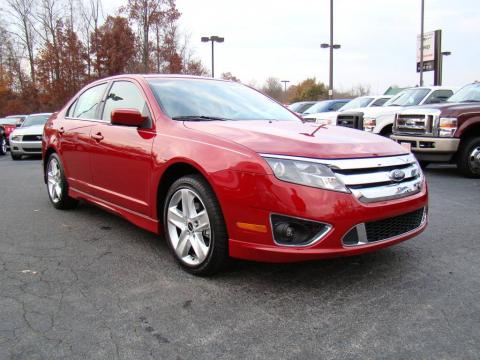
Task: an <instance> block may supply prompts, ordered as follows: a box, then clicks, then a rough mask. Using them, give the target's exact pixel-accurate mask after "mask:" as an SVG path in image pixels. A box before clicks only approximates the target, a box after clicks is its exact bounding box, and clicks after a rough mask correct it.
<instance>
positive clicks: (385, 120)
mask: <svg viewBox="0 0 480 360" xmlns="http://www.w3.org/2000/svg"><path fill="white" fill-rule="evenodd" d="M454 92H455V89H454V88H452V87H447V86H422V87H414V88H409V89H405V90H402V91H401V92H399V93H398V94H397V95H395V96H394V97H393V98H391V99H390V100H388V101H387V102H386V103H385V104H384V105H383V106H381V107H370V108H363V109H357V111H356V112H353V111H351V112H350V111H344V112H342V113H341V114H339V115H338V116H337V125H339V126H347V127H354V128H358V129H363V130H365V131H368V132H372V133H375V134H380V135H383V136H386V137H390V135H391V134H392V127H393V122H394V120H395V114H396V113H397V112H399V111H401V110H403V109H405V108H406V107H409V106H417V105H426V104H438V103H442V102H445V101H446V100H447V99H448V98H449V97H450V96H452V95H453V93H454ZM362 118H363V121H361V119H362ZM352 124H353V125H352Z"/></svg>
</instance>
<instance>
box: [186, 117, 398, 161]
mask: <svg viewBox="0 0 480 360" xmlns="http://www.w3.org/2000/svg"><path fill="white" fill-rule="evenodd" d="M185 126H186V127H187V128H190V129H195V130H198V131H202V132H205V133H209V134H212V135H215V136H219V137H222V138H224V139H227V140H230V141H233V142H236V143H238V144H240V145H243V146H246V147H248V148H250V149H252V150H253V151H255V152H257V153H266V154H278V155H290V156H304V157H312V158H360V157H371V156H391V155H400V154H406V153H407V151H406V150H405V149H404V148H403V147H401V146H400V145H398V144H397V143H395V142H394V141H392V140H389V139H386V138H383V137H381V136H378V135H372V134H369V133H366V132H363V131H359V130H352V129H347V128H345V127H341V126H323V127H320V128H319V126H318V125H313V124H303V123H301V122H293V121H272V122H269V121H256V120H255V121H252V120H249V121H224V122H223V121H201V122H192V121H190V122H185ZM316 129H318V131H316V132H315V133H314V131H315V130H316Z"/></svg>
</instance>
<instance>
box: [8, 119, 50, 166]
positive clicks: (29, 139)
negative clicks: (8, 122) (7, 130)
mask: <svg viewBox="0 0 480 360" xmlns="http://www.w3.org/2000/svg"><path fill="white" fill-rule="evenodd" d="M50 115H52V114H51V113H42V114H32V115H28V116H27V118H26V119H25V121H23V123H22V125H21V126H20V127H19V128H16V129H15V130H14V131H12V133H11V134H10V155H11V156H12V159H13V160H20V159H21V158H22V156H23V155H38V154H41V153H42V135H43V127H44V126H45V123H46V122H47V120H48V118H49V117H50Z"/></svg>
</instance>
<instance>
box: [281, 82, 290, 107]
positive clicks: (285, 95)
mask: <svg viewBox="0 0 480 360" xmlns="http://www.w3.org/2000/svg"><path fill="white" fill-rule="evenodd" d="M280 82H282V83H283V102H284V103H286V102H287V84H288V83H289V82H290V80H280Z"/></svg>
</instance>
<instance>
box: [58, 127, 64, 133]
mask: <svg viewBox="0 0 480 360" xmlns="http://www.w3.org/2000/svg"><path fill="white" fill-rule="evenodd" d="M64 132H65V129H64V128H63V126H62V127H61V128H60V129H58V133H59V134H63V133H64Z"/></svg>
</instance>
